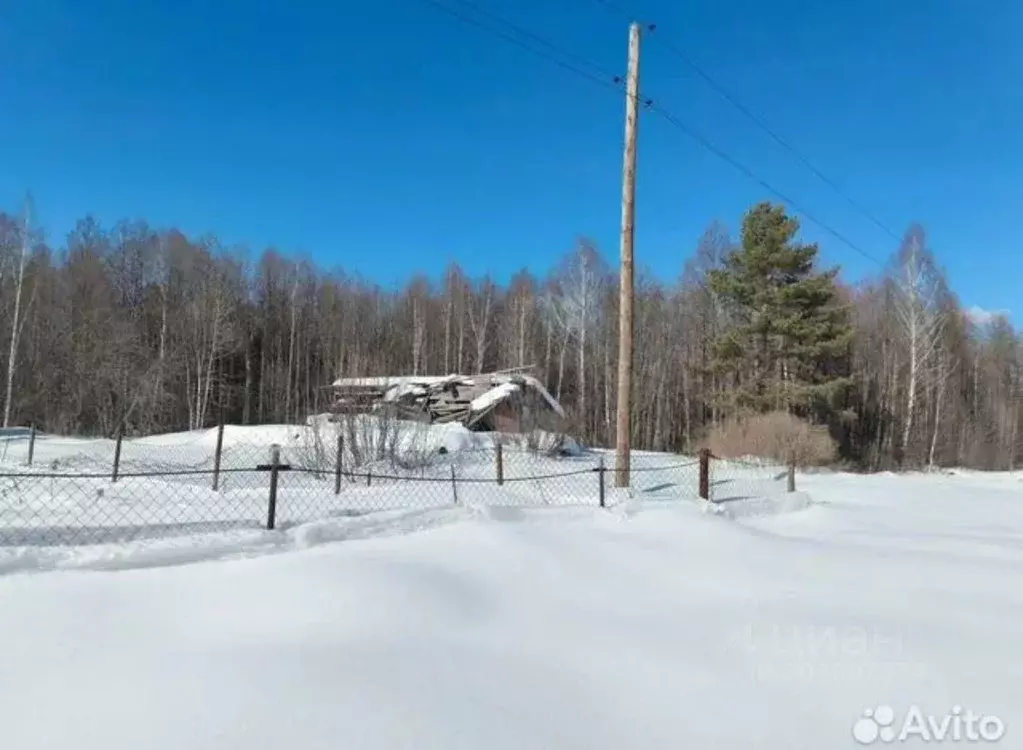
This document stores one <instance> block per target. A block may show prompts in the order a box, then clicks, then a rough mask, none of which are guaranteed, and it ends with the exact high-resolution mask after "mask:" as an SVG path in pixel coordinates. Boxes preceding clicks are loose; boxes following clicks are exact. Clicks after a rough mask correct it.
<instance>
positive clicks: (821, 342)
mask: <svg viewBox="0 0 1023 750" xmlns="http://www.w3.org/2000/svg"><path fill="white" fill-rule="evenodd" d="M798 231H799V222H798V221H797V220H796V219H794V218H792V217H790V216H788V215H787V214H786V212H785V209H784V207H783V206H778V205H772V204H771V203H760V204H758V205H756V206H754V207H753V208H752V209H750V210H749V211H748V212H747V214H746V216H745V217H744V218H743V225H742V242H741V245H740V246H739V247H738V248H736V249H735V250H734V251H732V252H731V253H730V254H729V255H728V256H727V257H726V258H725V262H724V267H723V268H721V269H717V270H715V271H712V272H711V275H710V284H711V288H712V289H713V290H714V292H715V293H716V294H717V295H718V296H719V298H720V299H721V301H722V303H723V305H724V307H725V309H726V311H727V314H728V316H729V322H728V326H727V328H726V330H725V332H724V333H723V334H722V335H721V336H720V337H719V338H718V339H717V341H716V342H715V351H714V355H715V356H714V361H713V366H714V368H715V369H717V370H718V371H719V372H721V373H722V374H724V375H725V377H726V378H727V379H728V380H730V382H731V388H729V389H728V391H726V392H725V393H724V394H723V397H724V398H725V399H726V400H727V403H726V404H723V405H724V406H726V407H730V410H732V411H733V412H736V413H738V412H750V411H752V412H766V411H773V410H783V411H788V412H791V413H793V414H798V415H800V416H806V417H811V418H817V419H825V418H826V417H827V416H828V413H829V412H830V411H831V410H832V409H834V407H835V406H836V405H837V402H838V401H839V400H840V398H841V396H842V394H843V393H844V391H845V390H846V388H847V387H848V386H849V385H850V384H851V379H850V378H849V377H848V376H847V373H848V361H847V354H848V350H849V344H850V341H851V339H852V327H851V326H850V325H849V322H848V311H847V310H846V309H845V307H844V306H842V305H841V304H840V303H839V300H838V297H837V289H836V287H835V277H836V275H837V274H838V269H837V268H836V269H832V270H828V271H819V270H817V268H816V260H817V246H816V245H803V244H799V243H797V242H796V241H795V239H794V238H795V236H796V233H797V232H798Z"/></svg>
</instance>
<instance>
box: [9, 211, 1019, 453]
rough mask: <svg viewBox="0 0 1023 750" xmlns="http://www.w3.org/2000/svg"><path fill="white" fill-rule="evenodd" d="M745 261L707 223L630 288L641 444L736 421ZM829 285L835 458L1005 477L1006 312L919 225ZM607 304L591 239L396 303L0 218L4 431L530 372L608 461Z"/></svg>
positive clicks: (222, 253) (203, 257)
mask: <svg viewBox="0 0 1023 750" xmlns="http://www.w3.org/2000/svg"><path fill="white" fill-rule="evenodd" d="M26 227H28V230H29V231H28V232H26V231H25V228H26ZM738 244H739V243H736V242H733V240H732V238H731V237H730V235H729V232H728V230H727V229H726V228H725V227H724V226H723V225H720V224H712V225H711V226H710V227H709V228H708V229H707V231H706V233H705V234H704V236H703V237H702V239H701V240H700V242H699V244H698V246H697V247H696V248H695V249H694V251H693V252H692V253H691V257H690V258H689V259H688V260H683V259H682V258H681V257H680V264H679V265H680V274H679V276H678V278H677V279H667V280H666V279H657V278H654V277H652V276H650V275H648V274H647V275H644V274H640V275H639V276H638V277H637V286H636V290H637V300H636V327H635V330H636V362H635V374H634V376H633V382H634V386H635V400H634V404H635V407H634V436H633V440H634V445H635V446H636V447H638V448H649V449H656V450H679V451H682V450H689V449H692V448H694V447H696V446H697V445H698V444H699V442H700V441H701V440H702V439H703V437H704V435H705V434H706V432H707V429H708V428H709V427H710V426H711V425H714V424H717V423H720V422H721V421H722V420H723V419H725V418H727V417H728V416H730V410H733V409H734V408H737V407H736V406H735V399H732V398H729V394H730V393H732V391H733V390H734V389H735V388H737V386H736V383H737V382H738V381H737V380H736V378H737V377H738V376H737V375H736V372H735V371H734V370H735V368H737V367H742V366H744V365H743V364H742V361H741V360H740V359H735V361H733V362H732V363H731V365H730V366H731V367H732V371H725V370H723V369H722V367H721V362H720V358H719V356H718V355H719V354H720V352H721V347H720V344H721V341H722V340H723V337H728V336H729V335H731V334H732V333H734V331H735V330H736V329H735V326H736V325H737V324H736V319H735V315H734V312H733V311H730V309H729V307H728V305H727V304H725V302H726V301H727V300H724V299H722V295H721V291H722V289H723V288H724V287H723V286H722V284H721V283H717V282H714V279H715V274H716V273H718V272H720V271H721V269H723V268H725V267H726V265H727V259H728V257H729V255H730V254H731V253H732V252H733V251H734V250H735V249H736V246H737V245H738ZM813 262H815V261H813ZM422 270H423V271H424V272H430V273H435V269H422ZM824 271H826V269H822V273H824ZM825 275H826V274H825ZM834 283H835V285H836V289H837V292H836V293H837V299H838V302H837V307H838V308H840V310H836V312H835V314H836V315H838V314H839V313H840V314H841V316H842V318H843V320H844V321H847V323H848V326H849V327H850V329H851V335H850V336H847V337H846V338H845V339H841V338H836V339H835V340H834V341H832V342H831V344H830V345H829V348H828V350H827V352H826V354H821V355H820V356H821V357H826V360H827V362H826V365H827V366H826V368H825V369H826V370H827V371H828V372H829V373H834V376H835V377H836V378H839V379H840V380H841V382H842V383H843V384H844V387H843V388H841V389H839V390H838V391H835V393H833V394H832V395H833V396H834V404H833V406H834V408H833V409H832V410H830V411H829V412H827V413H818V414H816V416H815V418H816V420H817V421H819V422H826V423H827V424H828V426H829V427H830V429H831V431H832V434H833V435H834V436H835V438H836V439H837V440H838V442H839V446H840V450H841V455H842V456H843V458H844V459H845V460H846V461H847V462H849V464H850V465H853V466H857V467H860V468H864V469H870V470H876V469H882V468H888V467H897V466H925V465H931V466H942V465H963V466H972V467H977V468H987V469H996V468H997V469H1010V468H1015V467H1016V466H1017V465H1018V463H1019V461H1020V459H1021V454H1023V451H1021V447H1020V439H1019V433H1020V423H1021V417H1023V414H1021V409H1020V404H1021V401H1023V399H1021V394H1023V384H1021V369H1020V368H1021V364H1023V340H1021V337H1020V336H1019V335H1018V334H1017V332H1016V331H1015V330H1014V329H1013V327H1012V325H1011V324H1010V322H1009V320H1008V319H1006V318H1004V317H994V318H992V319H991V320H984V321H977V320H974V319H971V316H970V315H968V314H967V313H966V312H965V311H964V310H963V309H962V307H961V305H960V303H959V302H958V300H957V299H956V297H955V295H954V293H953V292H952V290H951V289H950V286H949V284H948V281H947V279H946V278H945V276H944V274H943V272H942V270H941V268H940V266H939V265H938V263H937V262H936V260H935V258H934V255H933V253H932V252H931V250H930V248H929V247H928V244H927V238H926V236H925V233H924V230H923V229H922V228H920V227H916V226H914V227H910V228H909V230H908V231H907V232H906V235H905V239H904V241H903V243H902V246H901V247H893V248H892V255H891V258H890V260H889V265H888V267H887V268H885V269H883V270H882V269H878V272H877V274H876V276H875V277H873V278H870V279H867V280H863V281H860V282H858V283H856V284H849V283H847V282H843V281H842V280H841V278H840V277H838V278H837V279H836V280H835V282H834ZM733 296H734V295H733ZM617 303H618V290H617V278H616V274H615V268H614V264H611V263H609V262H608V260H607V259H606V258H605V257H603V256H602V254H601V253H600V252H599V251H598V249H597V248H596V246H595V245H594V243H592V242H590V241H587V240H585V239H584V240H580V241H579V243H578V245H577V246H576V247H575V248H571V249H569V250H568V251H567V252H566V253H565V254H564V258H563V259H562V260H561V262H560V263H559V264H558V265H557V267H556V268H555V270H554V271H553V272H551V273H550V274H549V275H548V276H545V277H538V276H536V275H534V274H533V273H531V272H530V271H529V270H528V269H523V270H522V271H520V272H519V273H517V274H516V275H515V276H514V277H513V278H511V279H510V280H509V281H508V282H507V283H498V282H497V281H495V280H493V279H490V278H482V279H472V278H468V277H467V276H466V275H465V274H464V273H463V272H462V270H461V269H460V268H459V267H458V266H457V265H450V266H449V267H448V268H446V269H445V270H444V272H443V275H442V276H441V277H440V278H439V280H431V279H430V278H428V277H426V276H421V275H417V276H413V277H411V278H410V279H409V281H408V283H407V284H406V285H405V286H404V288H401V289H387V288H384V287H381V286H380V285H378V284H375V283H373V282H372V281H368V280H364V279H359V278H355V277H352V276H349V275H346V274H345V273H344V272H343V271H333V270H328V269H325V268H322V267H318V266H317V265H315V264H313V263H311V262H309V261H307V260H296V259H295V258H294V257H291V256H289V255H287V254H285V253H281V252H278V251H276V250H273V249H267V250H265V251H263V252H262V253H261V254H259V255H258V256H253V255H250V254H248V253H247V252H244V251H242V250H237V249H234V248H225V247H223V246H222V245H221V244H220V243H219V242H218V241H217V239H216V238H215V237H197V238H196V237H193V238H190V237H186V236H184V235H183V234H182V233H180V232H178V231H175V230H156V229H154V228H152V227H149V226H147V225H146V224H145V223H142V222H121V223H118V224H116V225H114V226H109V227H105V226H101V225H100V224H99V223H98V222H97V221H96V220H95V219H93V218H91V217H89V218H85V219H82V220H81V221H79V222H78V224H77V226H76V227H75V229H74V231H72V232H71V233H70V234H69V235H68V237H67V238H66V239H65V240H64V241H63V242H62V243H60V244H59V245H57V244H49V243H47V242H46V241H44V240H43V238H42V233H41V232H40V231H39V230H38V228H35V227H33V225H32V224H31V220H30V218H28V217H27V213H26V212H21V211H13V212H11V213H8V214H4V213H0V352H2V355H3V356H5V357H6V358H7V360H6V362H5V365H6V366H5V367H4V368H3V369H2V371H0V372H3V373H4V376H5V389H4V394H5V396H4V415H5V424H8V425H14V424H28V423H30V422H34V423H35V424H37V425H38V426H39V427H40V428H41V429H44V430H46V431H49V432H58V433H73V434H88V435H96V434H105V435H110V434H113V433H115V432H116V431H117V430H118V429H119V428H120V427H121V426H123V427H124V429H125V430H126V431H127V432H128V433H132V434H137V433H150V432H156V431H167V430H180V429H187V428H197V427H201V426H204V425H210V424H213V423H214V422H216V421H217V420H218V419H221V418H223V419H226V420H228V421H230V422H236V423H246V424H253V423H261V422H288V421H302V420H304V419H305V417H306V416H307V415H309V414H311V413H316V412H320V411H323V410H324V409H325V408H326V406H327V405H328V402H329V399H330V392H329V390H328V389H327V388H325V386H327V385H329V383H330V382H331V381H332V380H334V379H335V378H336V377H338V376H339V375H395V374H439V373H449V372H468V373H475V372H482V371H490V370H496V369H501V368H505V367H520V366H524V365H535V366H536V367H537V374H538V375H540V376H541V377H543V378H544V380H545V382H546V383H547V384H548V386H549V388H550V389H551V391H552V392H553V393H554V394H555V395H556V396H557V397H558V398H559V399H561V400H562V402H563V403H564V404H565V405H566V407H567V408H568V409H569V411H570V412H571V414H572V415H573V416H572V419H573V422H574V424H573V429H574V430H575V431H576V432H577V433H579V434H580V435H581V436H583V437H584V438H585V439H586V440H588V441H589V442H591V443H593V444H609V443H611V442H613V439H614V424H615V414H614V412H615V373H616V368H617V362H616V360H617V341H618V338H617V328H616V326H617ZM830 314H831V313H830V312H828V313H826V314H825V317H826V316H827V315H830ZM824 319H825V318H821V320H824ZM828 325H830V323H829V324H828ZM822 351H823V350H822ZM822 361H823V360H822ZM786 366H787V365H785V363H784V362H779V364H778V367H781V368H783V369H784V368H785V367H786ZM816 369H820V368H816ZM836 382H837V381H836ZM730 404H731V405H730Z"/></svg>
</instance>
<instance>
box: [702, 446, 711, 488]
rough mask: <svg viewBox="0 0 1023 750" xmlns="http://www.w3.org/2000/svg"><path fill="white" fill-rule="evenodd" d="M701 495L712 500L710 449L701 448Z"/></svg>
mask: <svg viewBox="0 0 1023 750" xmlns="http://www.w3.org/2000/svg"><path fill="white" fill-rule="evenodd" d="M700 497H702V498H703V499H704V500H710V449H709V448H702V449H701V450H700Z"/></svg>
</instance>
